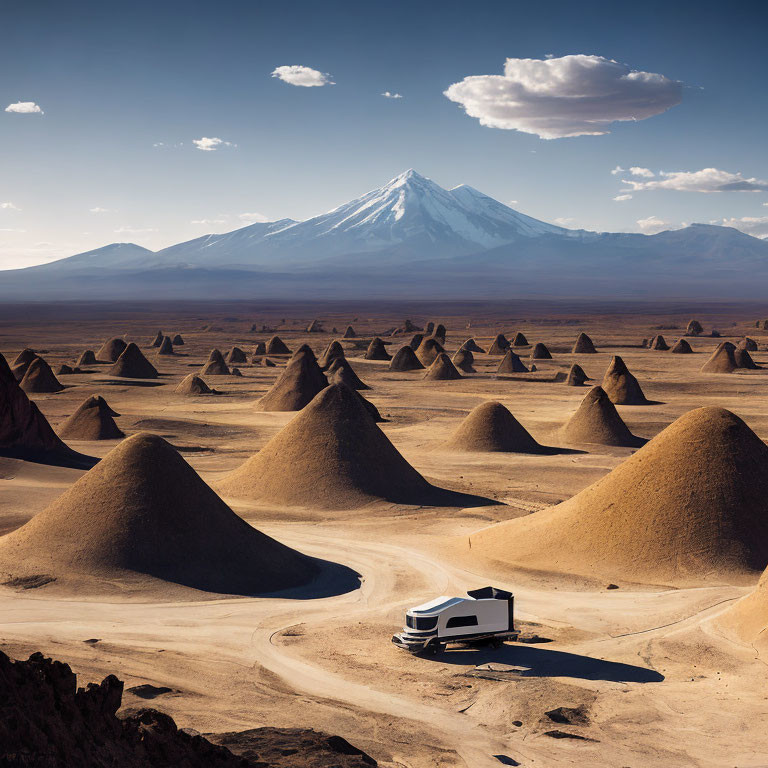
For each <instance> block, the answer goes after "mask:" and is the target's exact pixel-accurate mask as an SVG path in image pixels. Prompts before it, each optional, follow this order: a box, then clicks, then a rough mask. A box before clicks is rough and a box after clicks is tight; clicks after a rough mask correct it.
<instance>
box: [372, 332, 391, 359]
mask: <svg viewBox="0 0 768 768" xmlns="http://www.w3.org/2000/svg"><path fill="white" fill-rule="evenodd" d="M365 359H366V360H391V359H392V355H390V354H389V352H387V348H386V347H385V346H384V342H383V341H382V340H381V339H380V338H379V337H378V336H376V337H375V338H373V339H371V343H370V344H369V345H368V350H367V351H366V353H365Z"/></svg>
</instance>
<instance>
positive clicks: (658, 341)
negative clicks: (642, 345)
mask: <svg viewBox="0 0 768 768" xmlns="http://www.w3.org/2000/svg"><path fill="white" fill-rule="evenodd" d="M651 349H657V350H660V351H661V352H666V351H667V350H668V349H669V344H667V342H666V340H665V339H664V337H663V336H662V335H661V334H659V335H658V336H654V337H653V339H651Z"/></svg>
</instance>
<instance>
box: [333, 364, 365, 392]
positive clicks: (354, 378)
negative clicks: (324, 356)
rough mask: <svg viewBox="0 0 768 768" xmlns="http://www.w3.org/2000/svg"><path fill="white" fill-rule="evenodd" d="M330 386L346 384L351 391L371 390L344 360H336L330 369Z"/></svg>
mask: <svg viewBox="0 0 768 768" xmlns="http://www.w3.org/2000/svg"><path fill="white" fill-rule="evenodd" d="M328 383H329V384H345V385H346V386H348V387H349V388H350V389H356V390H357V389H370V387H369V386H368V385H367V384H365V383H364V382H362V381H361V380H360V377H359V376H358V375H357V374H356V373H355V371H354V370H353V369H352V366H351V365H350V364H349V362H348V361H347V360H345V359H344V358H336V359H335V360H334V361H333V362H332V363H331V365H330V366H329V367H328Z"/></svg>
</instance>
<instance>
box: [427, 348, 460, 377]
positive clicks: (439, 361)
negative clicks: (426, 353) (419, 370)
mask: <svg viewBox="0 0 768 768" xmlns="http://www.w3.org/2000/svg"><path fill="white" fill-rule="evenodd" d="M424 378H425V379H432V380H433V381H453V380H455V379H460V378H461V374H460V373H459V372H458V371H457V370H456V366H455V365H454V364H453V363H452V362H451V358H450V357H448V355H446V354H445V352H441V353H440V354H439V355H438V356H437V357H436V358H435V362H434V363H432V365H430V366H429V368H428V369H427V372H426V373H425V374H424Z"/></svg>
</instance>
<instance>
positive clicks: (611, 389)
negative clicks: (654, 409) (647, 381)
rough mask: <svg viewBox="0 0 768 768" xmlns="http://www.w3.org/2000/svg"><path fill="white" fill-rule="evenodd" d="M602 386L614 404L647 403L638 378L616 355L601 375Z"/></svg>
mask: <svg viewBox="0 0 768 768" xmlns="http://www.w3.org/2000/svg"><path fill="white" fill-rule="evenodd" d="M602 387H603V389H604V390H605V393H606V394H607V395H608V397H610V398H611V402H612V403H615V404H616V405H647V404H648V400H646V397H645V395H644V394H643V390H642V388H641V387H640V383H639V382H638V380H637V379H636V378H635V377H634V376H633V375H632V374H631V373H630V372H629V369H628V368H627V366H626V364H625V363H624V361H623V360H622V359H621V358H620V357H619V356H618V355H616V356H615V357H614V358H613V359H612V360H611V364H610V365H609V366H608V370H607V371H606V372H605V376H603V382H602Z"/></svg>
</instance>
